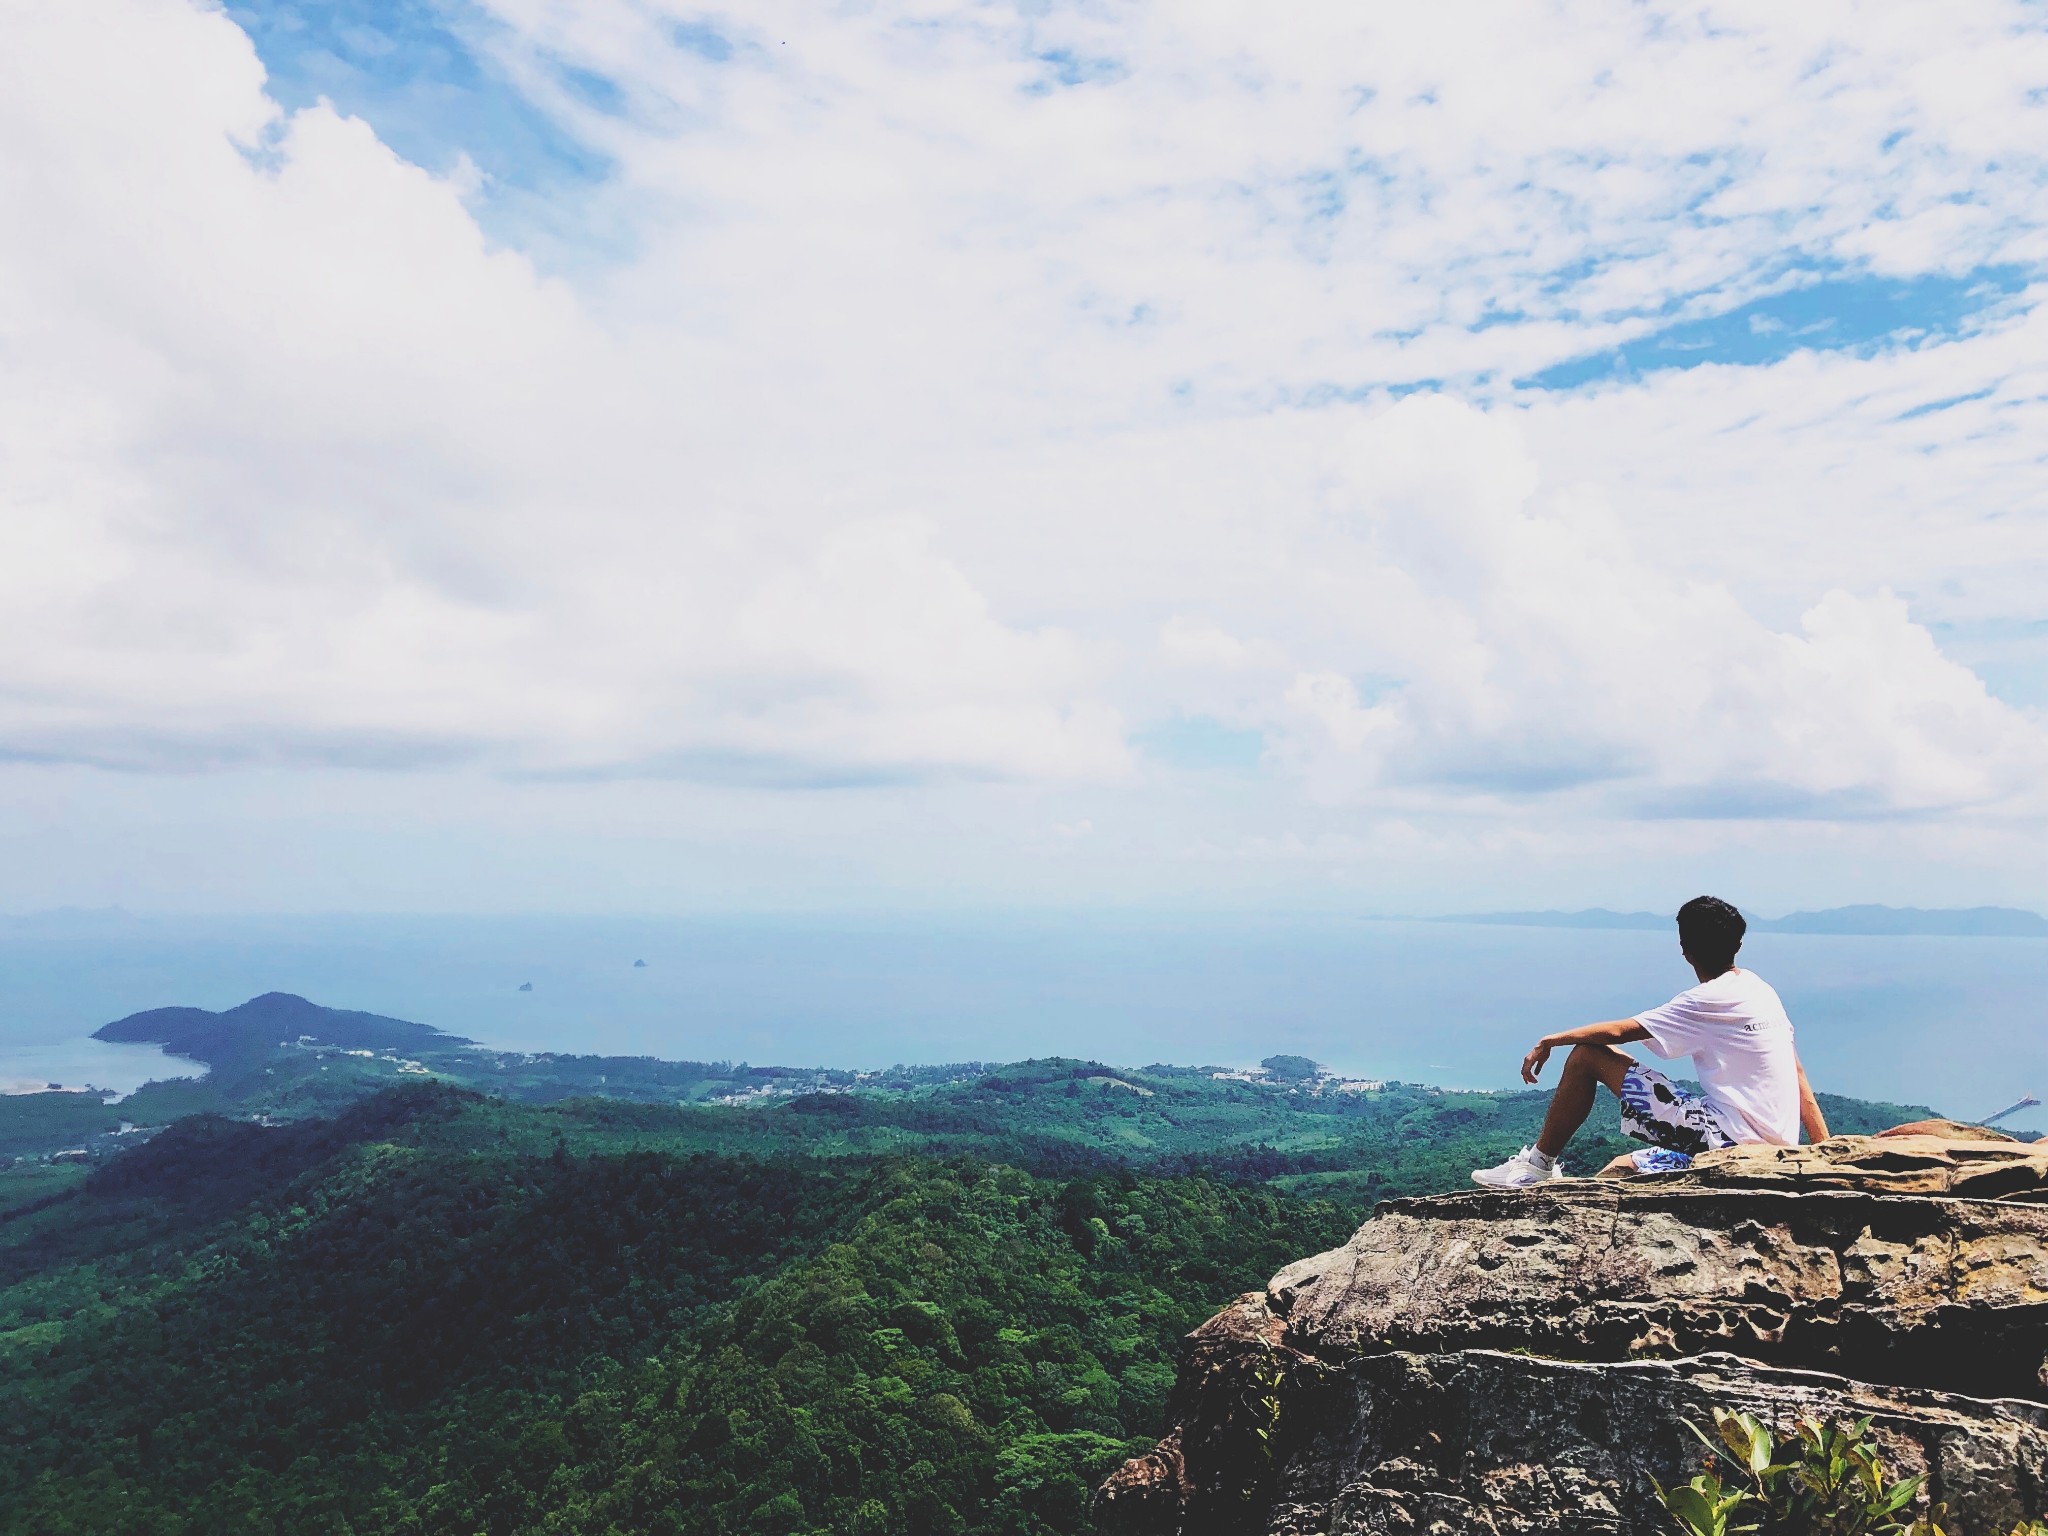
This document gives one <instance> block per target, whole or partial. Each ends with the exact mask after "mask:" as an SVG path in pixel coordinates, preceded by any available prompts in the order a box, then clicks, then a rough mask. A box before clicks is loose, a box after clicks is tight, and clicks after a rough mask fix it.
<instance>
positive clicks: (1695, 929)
mask: <svg viewBox="0 0 2048 1536" xmlns="http://www.w3.org/2000/svg"><path fill="white" fill-rule="evenodd" d="M1747 932H1749V924H1748V923H1746V922H1744V921H1743V920H1742V914H1741V913H1740V912H1738V911H1736V910H1735V908H1733V907H1732V906H1730V905H1729V904H1728V903H1727V902H1725V901H1723V900H1721V898H1720V897H1718V896H1695V897H1693V899H1692V900H1691V901H1688V902H1687V903H1686V904H1685V905H1684V906H1682V907H1680V908H1679V909H1678V946H1679V948H1681V949H1683V950H1684V951H1685V953H1686V957H1687V958H1688V959H1690V960H1691V961H1692V963H1693V964H1694V965H1696V966H1698V967H1699V968H1700V969H1701V970H1703V971H1710V972H1712V973H1713V974H1714V975H1716V976H1718V975H1720V974H1721V973H1722V972H1723V971H1725V970H1727V969H1728V968H1729V967H1730V966H1732V965H1733V964H1735V952H1736V951H1737V950H1739V949H1741V948H1742V936H1743V935H1744V934H1745V933H1747Z"/></svg>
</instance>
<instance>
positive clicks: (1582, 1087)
mask: <svg viewBox="0 0 2048 1536" xmlns="http://www.w3.org/2000/svg"><path fill="white" fill-rule="evenodd" d="M1748 926H1749V925H1748V924H1747V923H1745V922H1744V921H1743V919H1742V914H1741V913H1740V912H1738V911H1736V910H1735V908H1733V907H1732V906H1730V905H1729V904H1728V903H1727V902H1725V901H1721V900H1718V899H1716V898H1715V897H1712V896H1696V897H1694V898H1693V899H1692V900H1691V901H1688V902H1687V903H1686V904H1685V905H1684V906H1682V907H1680V908H1679V909H1678V948H1679V951H1680V953H1682V954H1683V955H1684V956H1685V959H1686V963H1687V964H1688V965H1690V966H1691V967H1692V968H1693V971H1694V973H1695V974H1696V975H1698V977H1699V979H1700V984H1699V985H1698V986H1696V987H1694V988H1692V989H1691V990H1690V991H1687V992H1681V993H1679V994H1678V996H1676V997H1674V998H1673V999H1671V1001H1670V1002H1668V1003H1666V1004H1665V1005H1664V1006H1663V1007H1661V1008H1653V1009H1651V1010H1650V1011H1649V1012H1648V1013H1641V1014H1638V1015H1636V1017H1634V1018H1632V1019H1615V1020H1613V1021H1611V1022H1610V1023H1606V1024H1588V1025H1586V1026H1584V1027H1583V1028H1581V1029H1568V1030H1565V1031H1564V1032H1563V1033H1562V1034H1556V1035H1545V1036H1544V1037H1543V1038H1542V1039H1541V1040H1538V1041H1537V1042H1536V1047H1535V1049H1534V1050H1532V1051H1530V1052H1529V1054H1528V1055H1527V1056H1525V1057H1523V1058H1522V1081H1523V1082H1525V1083H1533V1082H1535V1081H1536V1078H1537V1074H1539V1073H1540V1072H1542V1070H1543V1063H1544V1062H1546V1061H1548V1060H1549V1059H1550V1053H1551V1052H1552V1051H1554V1050H1556V1049H1557V1048H1558V1047H1559V1046H1564V1045H1568V1046H1570V1047H1571V1048H1572V1053H1571V1055H1569V1056H1567V1057H1566V1058H1565V1063H1564V1071H1563V1073H1562V1074H1561V1075H1560V1076H1559V1078H1558V1084H1557V1092H1555V1093H1554V1094H1552V1095H1551V1098H1550V1111H1549V1113H1548V1114H1547V1115H1546V1116H1545V1117H1544V1120H1543V1130H1542V1133H1541V1134H1540V1135H1538V1136H1537V1138H1536V1145H1535V1146H1533V1147H1524V1148H1522V1150H1521V1151H1519V1152H1517V1153H1516V1154H1515V1155H1514V1156H1513V1157H1511V1158H1509V1159H1508V1160H1507V1161H1506V1162H1504V1163H1502V1164H1500V1165H1499V1166H1498V1167H1495V1168H1481V1169H1479V1170H1477V1171H1476V1172H1475V1173H1474V1174H1473V1175H1472V1180H1473V1182H1474V1183H1476V1184H1485V1185H1488V1186H1490V1187H1492V1188H1494V1189H1521V1188H1524V1187H1526V1186H1528V1185H1531V1184H1541V1183H1544V1182H1546V1181H1548V1180H1550V1179H1561V1178H1563V1177H1564V1176H1565V1175H1564V1169H1563V1168H1562V1167H1560V1166H1559V1164H1558V1155H1559V1154H1560V1153H1562V1152H1563V1151H1564V1147H1565V1143H1566V1142H1568V1141H1570V1140H1571V1139H1572V1133H1573V1132H1575V1131H1576V1130H1578V1128H1579V1127H1580V1126H1582V1125H1584V1124H1585V1123H1586V1116H1588V1115H1589V1114H1591V1113H1592V1111H1593V1100H1594V1099H1595V1097H1597V1089H1598V1088H1599V1086H1600V1085H1601V1084H1602V1083H1605V1084H1606V1085H1607V1086H1608V1087H1609V1088H1611V1089H1612V1090H1613V1091H1614V1093H1615V1095H1616V1096H1617V1097H1618V1098H1620V1100H1621V1128H1622V1129H1623V1130H1624V1131H1626V1132H1627V1133H1628V1134H1629V1135H1631V1136H1633V1137H1635V1138H1636V1139H1637V1140H1638V1141H1647V1142H1649V1143H1650V1146H1651V1147H1652V1148H1661V1149H1663V1150H1662V1152H1658V1151H1650V1150H1646V1151H1642V1152H1638V1153H1636V1154H1635V1159H1634V1161H1635V1164H1636V1166H1637V1167H1638V1168H1642V1169H1645V1170H1658V1169H1664V1168H1682V1167H1684V1166H1685V1165H1686V1164H1687V1163H1689V1162H1690V1161H1691V1159H1692V1157H1693V1155H1694V1154H1696V1153H1700V1152H1706V1151H1709V1150H1711V1149H1713V1148H1715V1147H1726V1146H1732V1145H1734V1144H1735V1143H1737V1142H1742V1141H1763V1142H1771V1143H1774V1144H1776V1145H1778V1146H1786V1147H1789V1146H1794V1145H1796V1144H1797V1143H1798V1141H1799V1135H1800V1132H1801V1131H1804V1132H1805V1133H1806V1137H1807V1139H1808V1140H1809V1141H1821V1140H1825V1139H1826V1137H1827V1134H1828V1124H1827V1120H1826V1119H1825V1118H1824V1117H1823V1116H1822V1114H1821V1112H1820V1105H1819V1103H1818V1102H1817V1101H1816V1100H1815V1099H1814V1096H1813V1089H1812V1088H1811V1087H1809V1086H1808V1085H1807V1081H1806V1069H1805V1068H1804V1067H1802V1066H1800V1064H1799V1055H1798V1053H1797V1052H1796V1051H1795V1050H1793V1048H1792V1021H1791V1020H1790V1019H1788V1018H1787V1017H1786V1016H1785V1005H1784V1004H1783V1003H1782V1002H1780V1001H1779V1000H1778V994H1777V993H1776V992H1774V991H1772V990H1771V987H1770V985H1769V983H1767V982H1765V981H1764V979H1763V978H1762V977H1760V976H1758V975H1756V974H1755V973H1754V972H1752V971H1744V970H1738V969H1737V968H1736V965H1735V954H1736V951H1738V950H1739V949H1741V948H1742V936H1743V934H1744V933H1745V932H1746V931H1747V929H1748ZM1632 1040H1642V1041H1646V1042H1647V1043H1648V1044H1649V1047H1650V1049H1651V1050H1652V1051H1654V1052H1655V1053H1656V1054H1657V1055H1659V1056H1661V1057H1663V1058H1664V1059H1665V1060H1666V1061H1670V1060H1672V1059H1674V1058H1676V1057H1679V1056H1690V1057H1691V1058H1692V1065H1693V1071H1694V1072H1695V1073H1696V1074H1697V1075H1698V1077H1699V1081H1700V1090H1701V1091H1700V1092H1698V1093H1687V1092H1686V1091H1685V1090H1684V1089H1683V1088H1680V1087H1679V1086H1678V1085H1677V1084H1676V1083H1674V1082H1672V1081H1671V1079H1670V1078H1668V1077H1666V1076H1665V1075H1664V1074H1663V1073H1662V1072H1658V1071H1656V1070H1654V1069H1652V1068H1650V1067H1645V1066H1642V1065H1640V1064H1638V1063H1637V1061H1636V1059H1635V1058H1634V1057H1632V1056H1630V1055H1629V1054H1628V1053H1627V1052H1625V1051H1618V1050H1616V1049H1615V1047H1616V1046H1618V1045H1626V1044H1628V1043H1629V1042H1630V1041H1632Z"/></svg>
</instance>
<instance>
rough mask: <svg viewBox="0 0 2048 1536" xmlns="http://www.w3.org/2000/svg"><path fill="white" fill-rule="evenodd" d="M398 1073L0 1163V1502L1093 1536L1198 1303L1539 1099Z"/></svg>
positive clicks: (106, 1528) (44, 1511)
mask: <svg viewBox="0 0 2048 1536" xmlns="http://www.w3.org/2000/svg"><path fill="white" fill-rule="evenodd" d="M368 1086H369V1090H370V1091H369V1096H368V1097H366V1098H362V1099H360V1100H358V1101H357V1102H355V1103H354V1104H352V1105H347V1106H346V1107H343V1108H342V1109H341V1110H340V1111H339V1112H338V1113H335V1114H331V1115H329V1116H326V1117H322V1118H310V1119H303V1120H299V1121H296V1122H293V1123H290V1124H286V1125H281V1126H263V1125H258V1124H253V1123H249V1122H247V1121H246V1120H236V1119H231V1118H227V1117H223V1116H219V1115H212V1114H206V1115H196V1116H190V1117H187V1118H185V1119H183V1120H180V1121H179V1122H178V1123H177V1124H175V1125H173V1126H172V1127H171V1128H170V1129H169V1130H167V1131H165V1132H163V1133H162V1134H160V1135H158V1136H157V1137H156V1138H155V1139H154V1140H151V1141H149V1142H147V1143H146V1144H144V1145H142V1146H139V1147H135V1148H133V1149H132V1150H128V1151H125V1152H122V1153H120V1154H119V1155H116V1156H112V1157H110V1158H108V1159H105V1160H103V1161H102V1162H100V1163H99V1165H98V1166H97V1167H87V1166H83V1165H81V1166H76V1167H73V1166H56V1165H51V1164H49V1163H46V1162H27V1163H22V1164H19V1165H17V1166H16V1167H15V1168H13V1169H11V1170H7V1171H5V1172H0V1533H4V1536H28V1533H36V1536H66V1533H72V1532H78V1533H84V1532H91V1533H94V1536H116V1533H143V1532H150V1533H183V1536H200V1533H207V1536H213V1533H239V1532H266V1533H270V1532H275V1533H280V1536H282V1533H291V1536H313V1533H324V1532H333V1533H339V1532H351V1533H358V1536H368V1533H380V1536H381V1533H398V1532H448V1533H462V1536H471V1533H482V1532H489V1533H514V1532H532V1533H541V1532H593V1533H596V1532H619V1533H627V1532H636V1533H637V1532H651V1533H664V1532H677V1533H681V1532H691V1533H697V1532H705V1533H723V1532H735V1533H736V1532H749V1533H755V1532H758V1533H765V1536H780V1533H799V1532H821V1533H822V1532H828V1531H829V1532H883V1531H888V1532H907V1533H924V1532H933V1533H937V1532H959V1533H968V1532H974V1533H983V1532H986V1533H1019V1536H1022V1533H1053V1532H1060V1533H1066V1532H1074V1531H1078V1530H1082V1529H1085V1528H1086V1514H1085V1509H1086V1501H1087V1495H1088V1490H1089V1488H1090V1487H1091V1486H1092V1484H1093V1483H1094V1482H1095V1481H1096V1480H1097V1479H1098V1478H1099V1477H1100V1475H1101V1474H1102V1473H1103V1472H1104V1471H1105V1470H1106V1469H1107V1468H1109V1467H1110V1466H1112V1465H1113V1464H1115V1463H1116V1462H1117V1461H1118V1460H1120V1459H1121V1458H1122V1457H1124V1456H1125V1455H1127V1454H1129V1453H1130V1452H1131V1451H1132V1450H1134V1449H1137V1448H1140V1447H1142V1446H1145V1445H1148V1444H1149V1443H1150V1441H1151V1440H1152V1439H1153V1437H1154V1436H1156V1434H1157V1433H1158V1432H1159V1431H1160V1429H1161V1428H1162V1426H1163V1425H1164V1423H1165V1421H1166V1398H1167V1393H1168V1391H1169V1389H1170V1386H1171V1383H1172V1376H1173V1362H1174V1354H1175V1349H1176V1346H1177V1342H1178V1340H1179V1338H1180V1337H1181V1335H1182V1334H1183V1333H1185V1332H1186V1330H1187V1329H1189V1328H1190V1327H1192V1326H1193V1325H1195V1324H1196V1323H1198V1322H1200V1321H1201V1320H1202V1319H1203V1318H1204V1317H1206V1316H1207V1315H1208V1314H1209V1313H1210V1312H1211V1311H1213V1310H1214V1309H1215V1307H1216V1306H1217V1305H1218V1304H1219V1303H1220V1302H1222V1301H1224V1300H1226V1299H1227V1298H1228V1297H1229V1296H1231V1295H1232V1294H1234V1293H1236V1292H1239V1291H1242V1290H1245V1289H1248V1288H1251V1287H1254V1286H1257V1285H1260V1284H1262V1283H1263V1282H1264V1281H1265V1279H1266V1277H1267V1276H1269V1275H1270V1274H1271V1273H1272V1272H1273V1271H1274V1270H1275V1269H1277V1268H1279V1267H1280V1266H1281V1265H1282V1264H1284V1263H1286V1262H1288V1261H1289V1260H1291V1259H1293V1258H1296V1257H1298V1256H1301V1255H1303V1254H1307V1253H1310V1252H1314V1251H1317V1250H1319V1249H1322V1248H1326V1247H1329V1246H1332V1245H1334V1244H1336V1243H1339V1242H1341V1241H1342V1240H1343V1239H1344V1238H1345V1237H1346V1236H1347V1235H1348V1234H1349V1233H1350V1231H1351V1230H1352V1228H1353V1227H1354V1226H1355V1224H1356V1223H1357V1222H1358V1221H1359V1220H1360V1219H1362V1217H1363V1216H1364V1214H1365V1213H1366V1211H1367V1210H1368V1209H1369V1207H1370V1204H1371V1202H1372V1201H1373V1200H1374V1199H1376V1198H1379V1197H1383V1196H1386V1195H1393V1194H1402V1193H1415V1192H1423V1191H1429V1190H1437V1189H1446V1188H1455V1187H1458V1186H1460V1185H1462V1184H1463V1182H1464V1180H1465V1176H1466V1172H1467V1170H1468V1169H1470V1168H1471V1167H1472V1166H1473V1165H1474V1164H1475V1163H1477V1162H1481V1161H1493V1160H1496V1159H1497V1158H1498V1157H1500V1156H1501V1155H1503V1154H1504V1153H1505V1152H1507V1151H1511V1150H1513V1148H1514V1147H1515V1146H1517V1145H1519V1144H1520V1143H1521V1142H1523V1141H1526V1140H1528V1139H1529V1138H1530V1136H1531V1135H1532V1133H1533V1128H1534V1125H1535V1122H1536V1119H1537V1117H1538V1115H1539V1114H1540V1111H1541V1106H1542V1102H1543V1100H1542V1096H1541V1095H1538V1094H1458V1093H1448V1092H1442V1091H1439V1090H1436V1089H1430V1088H1419V1087H1405V1086H1403V1085H1399V1084H1392V1085H1383V1086H1378V1087H1376V1088H1375V1089H1373V1090H1372V1091H1369V1092H1349V1093H1343V1094H1332V1093H1329V1092H1325V1091H1322V1089H1321V1088H1319V1086H1318V1085H1317V1084H1316V1083H1315V1082H1313V1081H1312V1080H1310V1081H1301V1082H1287V1083H1282V1084H1278V1085H1268V1084H1257V1083H1246V1082H1239V1081H1219V1080H1216V1079H1215V1078H1214V1077H1212V1076H1211V1075H1210V1074H1208V1073H1206V1072H1193V1071H1181V1070H1175V1069H1165V1068H1153V1069H1148V1070H1147V1071H1146V1072H1143V1073H1132V1072H1117V1071H1112V1070H1111V1069H1108V1068H1105V1067H1101V1066H1099V1065H1094V1064H1089V1063H1080V1062H1069V1061H1052V1062H1035V1063H1024V1064H1020V1065H1017V1066H1013V1067H1006V1068H1000V1069H996V1070H994V1071H991V1072H988V1073H985V1074H981V1075H978V1076H975V1077H973V1078H972V1079H971V1080H968V1081H962V1082H954V1083H949V1084H942V1085H941V1086H939V1087H937V1088H933V1089H929V1090H925V1091H919V1092H915V1093H896V1094H829V1095H826V1094H820V1095H811V1096H804V1097H797V1098H794V1099H786V1100H784V1101H782V1102H781V1103H779V1104H777V1105H774V1106H772V1107H761V1108H705V1107H698V1106H693V1105H677V1104H673V1103H670V1104H657V1103H645V1102H642V1103H634V1102H622V1101H618V1100H602V1099H572V1100H566V1101H561V1102H556V1103H552V1104H532V1103H515V1102H511V1101H508V1100H506V1099H503V1098H497V1097H490V1096H485V1095H483V1094H479V1093H476V1092H474V1091H471V1090H467V1089H462V1088H457V1087H451V1086H448V1085H445V1084H434V1083H426V1084H421V1085H415V1086H410V1087H395V1088H392V1087H378V1086H376V1085H374V1084H371V1085H368ZM1829 1107H1830V1111H1831V1114H1832V1115H1833V1116H1834V1117H1835V1118H1836V1119H1837V1121H1838V1122H1839V1123H1840V1124H1841V1125H1842V1126H1843V1128H1845V1129H1857V1128H1874V1127H1875V1126H1877V1125H1879V1124H1884V1123H1890V1122H1891V1121H1893V1120H1896V1119H1898V1118H1901V1117H1906V1116H1910V1115H1911V1114H1913V1113H1915V1112H1914V1111H1911V1110H1907V1109H1904V1108H1902V1107H1898V1106H1883V1105H1859V1104H1855V1103H1853V1102H1851V1101H1846V1100H1830V1101H1829ZM1618 1146H1619V1143H1614V1144H1613V1146H1610V1145H1608V1144H1605V1143H1602V1142H1600V1141H1599V1140H1598V1139H1597V1138H1587V1139H1586V1140H1585V1141H1583V1142H1582V1144H1581V1145H1580V1146H1578V1147H1575V1149H1574V1156H1575V1160H1583V1161H1586V1162H1590V1161H1591V1160H1593V1159H1594V1158H1596V1157H1600V1156H1604V1155H1605V1154H1606V1153H1607V1152H1608V1151H1610V1150H1613V1149H1614V1147H1618Z"/></svg>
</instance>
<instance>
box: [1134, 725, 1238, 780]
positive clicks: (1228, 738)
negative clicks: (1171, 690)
mask: <svg viewBox="0 0 2048 1536" xmlns="http://www.w3.org/2000/svg"><path fill="white" fill-rule="evenodd" d="M1132 739H1133V740H1134V741H1135V742H1136V743H1137V746H1138V750H1139V751H1141V752H1143V753H1144V754H1145V756H1147V757H1149V758H1151V759H1152V760H1153V761H1154V762H1156V763H1161V764H1164V765H1165V766H1166V767H1169V768H1182V769H1188V770H1193V771H1197V772H1219V771H1220V772H1234V773H1246V772H1250V771H1251V770H1253V769H1256V768H1257V767H1258V766H1259V759H1260V757H1261V756H1262V755H1263V754H1264V752H1265V750H1266V738H1265V736H1264V734H1263V733H1262V732H1259V731H1254V730H1246V729H1244V728H1243V727H1240V726H1233V725H1225V724H1224V723H1223V722H1222V721H1220V720H1212V719H1210V718H1209V717H1208V716H1206V715H1182V716H1179V717H1177V718H1175V719H1172V720H1168V721H1165V722H1163V723H1161V724H1159V725H1155V726H1152V727H1150V728H1149V729H1146V730H1143V731H1139V732H1136V733H1135V735H1134V736H1133V738H1132Z"/></svg>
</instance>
